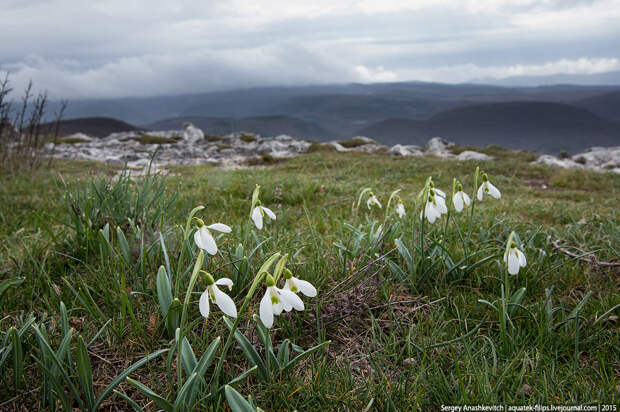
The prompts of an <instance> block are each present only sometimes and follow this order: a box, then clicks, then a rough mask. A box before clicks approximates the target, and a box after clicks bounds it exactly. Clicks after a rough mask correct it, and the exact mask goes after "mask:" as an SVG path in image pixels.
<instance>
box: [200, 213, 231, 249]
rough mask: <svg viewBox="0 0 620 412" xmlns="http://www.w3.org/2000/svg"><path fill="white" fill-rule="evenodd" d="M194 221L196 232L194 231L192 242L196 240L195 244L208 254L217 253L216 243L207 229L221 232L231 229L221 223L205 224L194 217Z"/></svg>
mask: <svg viewBox="0 0 620 412" xmlns="http://www.w3.org/2000/svg"><path fill="white" fill-rule="evenodd" d="M196 221H197V222H198V228H197V229H196V232H194V242H196V246H198V247H199V248H200V249H203V250H205V251H206V252H207V253H209V254H210V255H215V254H216V253H217V245H216V244H215V239H214V238H213V235H212V234H211V232H210V231H209V229H211V230H215V231H218V232H222V233H230V232H231V231H232V229H231V228H230V227H229V226H227V225H225V224H223V223H214V224H212V225H209V226H205V224H204V222H203V221H202V220H201V219H198V218H196Z"/></svg>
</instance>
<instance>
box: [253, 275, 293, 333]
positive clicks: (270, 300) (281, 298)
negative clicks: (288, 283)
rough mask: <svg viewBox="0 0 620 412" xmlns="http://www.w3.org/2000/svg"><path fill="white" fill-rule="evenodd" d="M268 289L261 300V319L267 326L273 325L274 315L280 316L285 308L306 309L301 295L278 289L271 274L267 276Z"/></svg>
mask: <svg viewBox="0 0 620 412" xmlns="http://www.w3.org/2000/svg"><path fill="white" fill-rule="evenodd" d="M265 283H266V284H267V289H266V290H265V295H264V296H263V298H262V299H261V301H260V307H259V311H258V312H259V315H260V320H261V322H263V325H265V327H266V328H268V329H269V328H271V327H272V326H273V317H274V315H275V316H279V315H280V314H281V313H282V311H283V310H285V311H287V312H290V311H291V310H292V309H293V308H295V310H304V303H303V302H302V301H301V299H300V298H299V296H297V295H296V294H294V293H293V292H291V291H290V290H286V289H278V288H277V287H276V282H275V281H274V280H273V277H272V276H271V275H267V277H266V278H265Z"/></svg>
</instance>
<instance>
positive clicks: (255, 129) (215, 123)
mask: <svg viewBox="0 0 620 412" xmlns="http://www.w3.org/2000/svg"><path fill="white" fill-rule="evenodd" d="M184 123H193V124H194V125H195V126H197V127H199V128H201V129H202V130H203V131H204V132H205V133H207V134H213V135H225V134H229V133H232V132H240V131H245V132H251V133H256V134H260V135H262V136H276V135H281V134H287V135H291V136H297V137H305V138H311V139H318V140H326V139H332V138H336V137H337V136H336V135H335V134H334V133H333V132H332V131H329V130H327V129H324V128H322V127H321V126H319V125H317V124H315V123H313V122H308V121H306V120H301V119H296V118H294V117H289V116H278V115H274V116H256V117H242V118H232V117H177V118H173V119H166V120H162V121H159V122H155V123H151V124H148V125H146V126H145V127H146V128H148V129H151V130H179V129H182V128H183V124H184Z"/></svg>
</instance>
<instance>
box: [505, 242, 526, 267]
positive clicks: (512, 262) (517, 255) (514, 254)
mask: <svg viewBox="0 0 620 412" xmlns="http://www.w3.org/2000/svg"><path fill="white" fill-rule="evenodd" d="M513 233H514V232H513ZM512 237H513V235H511V239H510V240H509V243H507V244H506V251H505V252H504V263H505V264H506V267H507V268H508V273H510V274H511V275H516V274H518V273H519V270H520V269H521V268H522V267H525V266H526V265H527V259H526V258H525V254H524V253H523V252H522V251H520V250H519V249H517V243H516V242H515V241H514V240H513V239H512Z"/></svg>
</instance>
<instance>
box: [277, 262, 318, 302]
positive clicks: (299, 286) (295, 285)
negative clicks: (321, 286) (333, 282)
mask: <svg viewBox="0 0 620 412" xmlns="http://www.w3.org/2000/svg"><path fill="white" fill-rule="evenodd" d="M284 278H285V279H286V280H285V283H284V287H283V288H282V289H284V290H290V291H291V292H293V293H298V292H301V293H302V294H303V295H305V296H307V297H309V298H313V297H315V296H316V295H317V292H316V288H315V287H314V285H312V283H310V282H308V281H307V280H301V279H299V278H296V277H295V276H293V273H292V272H291V271H290V270H288V269H285V270H284Z"/></svg>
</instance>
